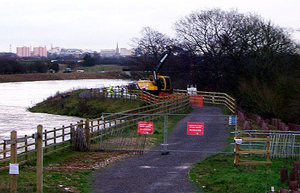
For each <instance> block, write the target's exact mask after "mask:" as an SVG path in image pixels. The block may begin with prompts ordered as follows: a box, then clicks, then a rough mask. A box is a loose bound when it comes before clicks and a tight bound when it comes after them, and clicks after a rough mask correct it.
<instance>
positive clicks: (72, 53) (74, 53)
mask: <svg viewBox="0 0 300 193" xmlns="http://www.w3.org/2000/svg"><path fill="white" fill-rule="evenodd" d="M82 54H83V51H82V50H81V49H64V48H62V49H61V50H60V55H61V56H73V57H80V56H81V55H82Z"/></svg>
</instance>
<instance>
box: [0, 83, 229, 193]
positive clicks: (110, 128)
mask: <svg viewBox="0 0 300 193" xmlns="http://www.w3.org/2000/svg"><path fill="white" fill-rule="evenodd" d="M92 92H94V93H95V90H94V89H93V90H92ZM96 92H99V93H100V96H101V92H100V90H98V91H96ZM174 93H175V94H173V95H170V96H162V97H158V96H154V95H151V94H149V93H146V92H143V91H140V90H130V91H125V92H124V90H123V91H122V92H121V93H118V92H114V97H115V98H120V97H122V98H125V99H135V100H142V101H145V102H147V103H148V104H149V105H146V106H142V107H139V108H136V109H132V110H128V111H123V112H120V113H116V114H114V115H106V116H102V117H100V118H97V119H86V120H85V121H83V120H82V121H80V122H77V123H76V124H70V125H68V126H62V127H61V128H54V129H52V130H46V129H45V130H44V131H42V129H41V128H42V126H38V131H37V133H39V134H37V133H35V134H33V135H32V136H28V135H25V136H24V137H21V138H18V139H17V143H18V146H17V143H16V144H15V145H14V144H11V143H9V141H11V140H15V139H14V138H15V137H14V135H12V136H11V139H10V140H4V141H3V142H0V171H1V170H7V169H8V168H9V167H8V166H9V163H17V159H18V164H19V165H23V164H25V163H27V162H30V161H35V160H36V164H37V169H38V172H37V190H38V192H42V168H43V163H42V159H37V158H38V157H43V156H44V155H50V154H53V153H56V152H59V151H62V150H64V149H67V148H70V147H71V146H72V139H73V138H74V137H73V136H72V135H74V130H75V129H76V128H82V129H83V132H84V133H85V141H86V143H87V146H88V149H92V148H91V147H92V144H93V143H94V142H95V141H99V139H100V134H101V135H102V137H103V136H105V135H108V133H111V132H114V131H116V130H123V129H126V128H129V127H132V126H134V125H136V123H137V122H138V121H148V120H154V119H157V118H159V117H158V116H153V114H166V113H176V112H179V111H182V110H184V109H186V108H187V107H189V106H190V96H189V95H188V94H187V93H186V92H185V91H183V90H175V92H174ZM197 93H198V94H203V101H204V103H212V104H221V105H224V106H226V107H227V108H228V109H230V110H231V111H232V112H235V100H234V99H233V98H232V97H230V96H229V95H227V94H225V93H222V94H220V93H219V94H218V93H212V92H201V91H198V92H197ZM103 94H104V95H107V92H106V91H105V90H103V89H102V96H103ZM98 95H99V94H98ZM108 97H109V95H108ZM110 97H112V96H110ZM130 114H132V115H130ZM136 114H142V115H139V116H137V115H136ZM147 114H149V115H147ZM36 135H40V140H37V136H36ZM73 143H74V141H73ZM1 147H2V148H1ZM15 156H16V157H17V158H16V157H15ZM14 158H15V159H14ZM12 180H14V178H12ZM12 184H15V183H14V182H12ZM11 188H12V189H14V187H11Z"/></svg>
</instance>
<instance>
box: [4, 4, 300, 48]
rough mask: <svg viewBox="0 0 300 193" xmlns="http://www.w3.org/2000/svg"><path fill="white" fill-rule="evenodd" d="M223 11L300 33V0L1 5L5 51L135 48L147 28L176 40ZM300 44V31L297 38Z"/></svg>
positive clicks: (295, 36)
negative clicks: (185, 20) (187, 24)
mask: <svg viewBox="0 0 300 193" xmlns="http://www.w3.org/2000/svg"><path fill="white" fill-rule="evenodd" d="M211 8H221V9H223V10H230V9H237V10H238V11H239V12H241V13H248V12H251V13H256V14H259V15H261V16H262V17H263V18H265V19H269V20H271V21H272V22H273V23H274V24H275V25H279V26H281V27H285V28H289V29H291V30H292V29H299V30H300V0H23V1H22V0H0V10H1V11H0V18H1V19H0V42H1V43H0V51H9V45H10V44H11V46H12V51H13V52H15V48H16V47H18V46H47V48H48V49H50V47H51V44H53V46H54V47H55V46H58V47H63V48H80V49H92V50H96V51H100V49H114V48H115V47H116V44H117V42H118V43H119V47H127V48H129V47H130V46H129V44H130V42H131V39H132V38H133V37H139V35H140V31H141V29H142V28H143V27H146V26H149V27H151V28H153V29H155V30H158V31H159V32H162V33H164V34H167V35H169V36H171V37H172V36H174V34H175V33H174V30H173V26H174V23H175V22H176V21H178V20H179V19H180V18H182V17H184V16H186V15H188V14H190V13H191V12H193V11H197V10H203V9H211ZM292 35H293V36H292V37H293V38H295V39H297V40H298V41H300V32H294V33H292Z"/></svg>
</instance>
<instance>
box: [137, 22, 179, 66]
mask: <svg viewBox="0 0 300 193" xmlns="http://www.w3.org/2000/svg"><path fill="white" fill-rule="evenodd" d="M141 36H142V37H140V38H133V40H132V42H133V46H134V47H135V50H136V54H137V55H139V56H141V58H140V59H141V61H140V65H141V66H142V68H143V69H145V70H152V68H153V66H154V65H155V64H156V63H157V61H158V60H159V57H160V55H161V54H162V53H163V52H164V51H165V50H166V47H167V46H169V45H172V43H173V41H172V40H171V39H170V38H169V37H168V36H166V35H164V34H162V33H160V32H158V31H156V30H153V29H151V28H150V27H144V28H143V29H142V31H141Z"/></svg>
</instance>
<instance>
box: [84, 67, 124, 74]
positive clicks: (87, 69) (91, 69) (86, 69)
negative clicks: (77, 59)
mask: <svg viewBox="0 0 300 193" xmlns="http://www.w3.org/2000/svg"><path fill="white" fill-rule="evenodd" d="M80 69H82V70H84V72H92V73H98V72H103V71H122V69H123V67H122V66H119V65H96V66H91V67H81V68H80Z"/></svg>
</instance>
